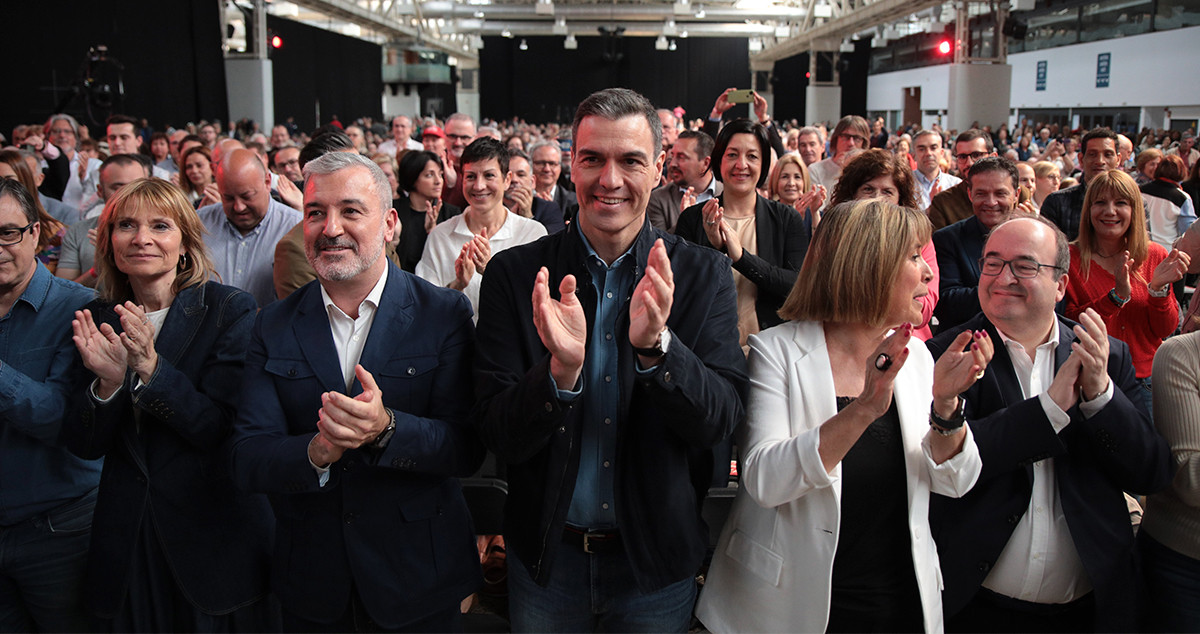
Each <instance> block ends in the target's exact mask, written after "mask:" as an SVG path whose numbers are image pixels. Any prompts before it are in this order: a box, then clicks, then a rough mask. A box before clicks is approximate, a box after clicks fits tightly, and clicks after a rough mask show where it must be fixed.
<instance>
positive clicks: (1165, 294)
mask: <svg viewBox="0 0 1200 634" xmlns="http://www.w3.org/2000/svg"><path fill="white" fill-rule="evenodd" d="M1146 288H1147V289H1149V290H1150V297H1169V296H1170V295H1171V285H1170V284H1164V285H1163V287H1162V290H1161V291H1156V290H1154V287H1153V286H1150V284H1149V283H1147V284H1146Z"/></svg>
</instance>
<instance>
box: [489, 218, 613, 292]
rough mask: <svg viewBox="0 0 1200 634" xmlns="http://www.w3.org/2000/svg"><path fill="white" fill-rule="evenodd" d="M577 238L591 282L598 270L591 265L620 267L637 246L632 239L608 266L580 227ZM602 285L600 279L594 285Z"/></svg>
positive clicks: (601, 268)
mask: <svg viewBox="0 0 1200 634" xmlns="http://www.w3.org/2000/svg"><path fill="white" fill-rule="evenodd" d="M505 224H508V223H505ZM579 239H580V240H583V248H584V249H586V250H587V262H588V270H589V271H591V272H592V281H593V282H595V281H596V275H597V273H598V271H597V270H596V269H595V268H594V267H593V266H592V265H599V267H600V269H599V270H601V271H603V270H609V271H611V270H614V269H616V268H618V267H620V266H621V264H622V263H623V262H624V261H625V260H626V258H628V259H629V260H633V258H634V256H633V250H634V248H636V247H637V240H634V242H633V244H631V245H629V248H628V249H626V250H625V253H622V254H621V257H619V258H617V259H616V260H613V263H612V265H611V266H609V265H608V264H605V263H604V258H602V257H600V255H599V254H597V253H596V250H595V249H593V248H592V243H591V242H588V239H587V236H586V235H584V233H583V230H582V229H581V230H580V231H579ZM603 285H604V284H603V281H601V282H600V283H598V284H597V285H596V286H597V288H599V287H600V286H603Z"/></svg>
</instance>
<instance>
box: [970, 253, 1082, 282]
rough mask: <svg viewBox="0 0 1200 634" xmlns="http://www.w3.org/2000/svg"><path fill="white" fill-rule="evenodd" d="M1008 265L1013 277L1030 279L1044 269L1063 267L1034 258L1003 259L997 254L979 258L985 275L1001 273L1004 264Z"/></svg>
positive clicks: (1058, 269)
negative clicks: (1043, 262) (1036, 260)
mask: <svg viewBox="0 0 1200 634" xmlns="http://www.w3.org/2000/svg"><path fill="white" fill-rule="evenodd" d="M1005 264H1007V265H1008V270H1009V271H1010V272H1011V273H1012V274H1013V277H1019V278H1022V279H1030V278H1034V277H1037V275H1038V273H1041V272H1042V269H1054V270H1056V271H1061V270H1062V267H1061V266H1057V265H1054V264H1042V263H1040V262H1035V261H1034V260H1026V259H1016V260H1002V259H1000V258H998V257H995V256H984V257H982V258H979V272H980V273H982V274H984V275H990V276H995V275H1000V271H1003V270H1004V265H1005Z"/></svg>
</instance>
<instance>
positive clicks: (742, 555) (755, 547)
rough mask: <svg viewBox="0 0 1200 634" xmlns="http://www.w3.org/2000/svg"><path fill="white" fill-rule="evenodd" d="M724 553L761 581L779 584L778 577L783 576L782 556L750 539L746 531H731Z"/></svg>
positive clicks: (774, 584)
mask: <svg viewBox="0 0 1200 634" xmlns="http://www.w3.org/2000/svg"><path fill="white" fill-rule="evenodd" d="M725 554H727V555H729V557H730V558H731V559H733V560H734V561H736V562H738V563H740V564H742V565H743V566H745V567H746V569H747V570H749V571H750V572H752V573H754V574H755V575H757V576H758V577H759V578H761V579H762V580H763V581H766V582H767V583H769V584H771V585H773V586H776V587H778V586H779V579H780V577H781V576H783V557H781V556H779V555H778V554H776V553H775V552H774V551H772V550H771V549H769V548H767V547H766V546H763V545H762V544H760V543H758V542H756V541H754V540H753V539H750V536H749V535H747V534H746V533H743V532H742V531H740V530H735V531H733V535H731V536H730V537H729V545H728V546H726V547H725Z"/></svg>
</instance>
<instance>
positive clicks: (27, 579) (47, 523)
mask: <svg viewBox="0 0 1200 634" xmlns="http://www.w3.org/2000/svg"><path fill="white" fill-rule="evenodd" d="M13 486H18V485H17V484H13ZM95 507H96V491H95V490H94V489H93V490H92V491H91V492H90V493H88V494H87V495H85V496H83V497H81V498H79V499H77V500H72V501H70V502H67V503H65V504H62V505H60V506H58V507H56V508H54V509H53V510H51V511H49V512H46V513H42V514H40V515H37V516H35V517H33V518H32V519H29V520H26V521H24V522H21V523H19V524H15V525H13V526H6V527H3V528H0V631H3V632H83V631H87V629H88V619H87V617H86V616H85V615H84V611H83V605H82V591H83V575H84V570H85V569H86V566H87V553H88V545H89V543H90V541H91V535H92V510H93V509H95Z"/></svg>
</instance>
